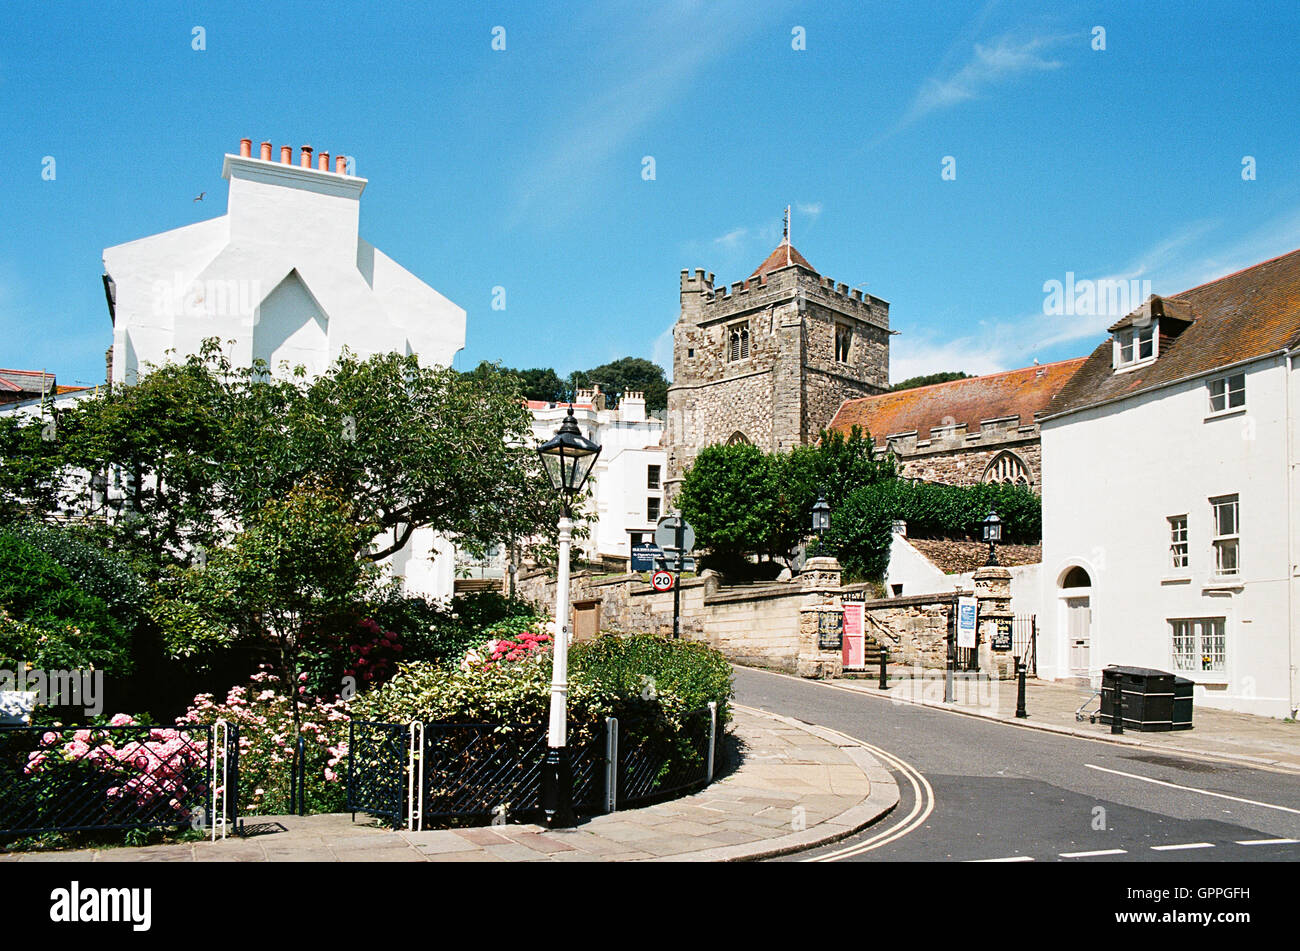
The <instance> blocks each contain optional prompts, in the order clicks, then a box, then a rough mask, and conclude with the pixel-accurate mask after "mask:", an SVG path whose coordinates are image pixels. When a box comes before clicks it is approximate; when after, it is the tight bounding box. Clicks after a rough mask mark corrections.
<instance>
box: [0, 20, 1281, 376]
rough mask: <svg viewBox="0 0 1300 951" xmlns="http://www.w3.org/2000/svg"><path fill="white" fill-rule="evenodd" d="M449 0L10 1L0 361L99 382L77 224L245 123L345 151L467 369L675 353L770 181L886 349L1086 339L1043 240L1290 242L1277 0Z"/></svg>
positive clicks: (1178, 257)
mask: <svg viewBox="0 0 1300 951" xmlns="http://www.w3.org/2000/svg"><path fill="white" fill-rule="evenodd" d="M466 6H472V7H474V9H465V8H464V7H463V6H462V5H453V4H445V5H444V4H433V3H423V2H371V3H367V4H364V5H357V4H337V3H331V2H327V0H316V2H296V0H277V2H276V3H273V4H268V3H262V2H258V3H252V2H247V3H245V2H221V3H217V2H207V3H204V2H199V3H185V4H179V3H176V4H171V3H162V2H156V3H138V2H108V0H85V2H69V0H43V2H40V3H10V4H6V7H5V12H4V20H5V23H4V29H3V30H0V117H2V118H3V120H4V121H3V129H4V135H5V138H6V148H5V149H4V156H5V157H4V161H3V164H0V212H3V217H4V228H3V231H2V233H0V366H7V367H20V368H31V369H40V368H46V369H50V370H53V371H55V372H57V374H58V377H59V381H60V382H61V383H75V382H78V381H81V382H88V383H94V382H98V381H101V380H102V379H103V352H104V349H105V348H106V347H107V346H108V345H109V343H110V342H111V327H110V323H109V318H108V314H107V310H106V307H105V304H104V299H103V291H102V288H101V285H100V280H99V275H100V272H101V252H102V249H103V248H105V247H109V246H112V245H115V244H119V243H122V242H125V241H129V240H133V239H135V238H139V237H143V236H145V235H149V234H154V233H157V232H160V231H165V230H169V229H171V228H176V227H180V226H182V225H185V224H189V223H191V222H194V221H197V220H201V219H203V218H208V217H212V216H215V215H219V214H222V213H224V210H225V193H226V189H225V182H223V181H222V179H221V177H220V174H221V157H222V155H223V154H224V153H225V152H233V151H237V149H238V142H239V139H240V138H241V137H242V136H248V137H250V138H252V139H253V140H254V142H255V143H256V142H260V141H262V140H263V139H270V140H271V141H272V142H273V143H275V145H276V146H277V148H278V146H279V145H280V144H292V145H293V146H295V148H296V147H297V146H298V145H301V144H303V143H311V144H312V145H314V146H315V147H316V148H318V149H328V150H329V151H330V152H332V153H339V152H343V153H347V154H351V155H354V156H355V157H356V162H357V167H356V171H357V173H358V174H360V175H363V176H365V177H367V178H368V179H369V180H370V184H369V186H368V188H367V190H366V194H365V196H364V198H363V202H362V206H363V207H362V233H363V234H364V235H365V237H366V238H367V239H368V240H370V241H372V242H373V243H375V244H376V245H378V246H379V247H380V248H382V249H383V250H384V251H385V252H386V253H388V254H389V255H391V256H392V257H394V258H395V259H396V260H398V261H399V262H401V263H402V264H403V265H405V266H406V267H407V268H409V269H410V270H412V271H413V272H415V273H416V274H417V275H419V276H420V277H421V278H422V279H424V280H425V281H427V282H428V283H430V284H431V285H433V286H434V287H436V288H437V289H438V290H439V291H441V292H442V293H444V294H446V295H447V296H448V297H450V298H451V299H452V300H454V301H456V302H457V303H459V304H460V305H461V306H463V307H464V308H466V310H467V311H468V313H469V318H468V321H469V323H468V335H467V336H468V342H467V346H466V349H465V351H463V352H462V353H461V354H460V355H459V356H458V357H457V360H456V365H457V366H459V367H462V368H468V367H472V366H473V365H475V364H476V363H477V362H478V361H479V360H482V359H489V360H501V361H503V362H504V363H506V364H508V365H512V366H520V367H528V366H554V367H556V368H557V369H558V370H560V371H561V372H566V371H569V370H572V369H576V368H582V367H588V366H593V365H595V364H598V363H602V362H604V361H606V360H609V359H613V358H616V357H619V356H623V355H626V354H633V355H639V356H645V357H651V358H654V359H657V360H659V361H660V362H662V363H664V364H665V365H666V366H667V365H669V364H670V363H671V348H670V342H669V338H668V331H669V328H670V327H671V325H672V323H673V321H674V320H675V319H676V315H677V292H678V273H679V271H680V270H681V269H682V268H686V267H689V268H694V267H697V266H698V267H704V268H707V269H708V270H710V271H713V272H715V273H716V274H717V277H718V280H719V281H725V282H732V281H736V280H741V279H743V278H744V277H746V276H747V275H748V274H749V273H750V271H752V270H753V268H754V267H755V266H756V265H757V264H758V263H759V262H760V261H761V260H762V259H763V258H764V257H765V256H766V255H767V253H768V252H769V251H770V250H771V249H772V248H773V247H774V246H775V245H776V244H777V242H778V241H779V239H780V229H781V214H782V211H783V209H784V207H785V206H786V205H787V204H790V205H793V206H794V226H793V235H794V244H795V246H796V247H798V248H799V250H800V251H801V252H802V253H803V254H804V255H805V256H806V257H807V258H808V259H809V260H810V261H811V262H812V264H813V265H814V266H815V267H817V269H818V270H819V271H820V272H821V273H822V274H824V275H828V276H831V277H833V278H835V279H836V280H837V281H841V282H844V283H846V284H849V285H850V286H853V285H859V284H863V283H864V282H865V286H866V289H867V290H868V291H870V292H871V293H873V294H875V295H877V296H878V297H882V298H884V299H886V300H888V301H890V302H891V322H892V326H893V327H894V329H896V330H898V331H899V332H900V333H899V335H898V336H896V337H894V338H893V377H894V378H895V379H901V378H902V377H904V376H909V375H912V374H915V373H921V372H930V371H935V370H945V369H961V370H967V371H971V372H989V371H992V370H996V369H1005V368H1009V367H1015V366H1021V365H1025V364H1027V363H1029V362H1031V361H1032V360H1034V359H1039V360H1041V361H1043V362H1046V361H1048V360H1053V359H1060V358H1064V357H1069V356H1074V355H1077V354H1081V353H1085V352H1087V351H1089V350H1091V348H1092V347H1093V346H1094V345H1095V344H1096V343H1097V341H1098V340H1100V339H1102V336H1103V335H1104V327H1105V326H1106V325H1107V324H1108V323H1109V322H1111V320H1113V319H1114V318H1113V317H1109V316H1107V315H1101V316H1098V317H1094V318H1092V319H1089V318H1086V317H1079V316H1064V315H1061V316H1056V315H1044V313H1043V301H1044V296H1045V295H1044V289H1043V285H1044V282H1047V281H1050V280H1059V281H1064V280H1065V279H1066V275H1067V273H1068V272H1072V273H1073V274H1074V275H1075V277H1076V279H1098V278H1123V279H1126V280H1127V279H1134V278H1136V279H1140V280H1150V281H1151V282H1152V288H1153V289H1154V290H1155V291H1156V292H1157V293H1161V292H1165V293H1172V292H1176V291H1178V290H1182V289H1185V288H1188V287H1190V286H1193V285H1195V284H1197V283H1199V282H1201V281H1204V280H1208V279H1210V278H1213V277H1215V276H1218V275H1220V274H1223V273H1227V272H1230V271H1232V270H1235V269H1238V268H1240V267H1243V266H1245V265H1248V264H1252V263H1255V262H1257V261H1261V260H1264V259H1266V258H1269V257H1272V256H1275V255H1277V254H1280V253H1283V252H1286V251H1290V250H1293V249H1295V248H1297V247H1300V134H1297V132H1298V131H1300V130H1298V129H1297V124H1298V120H1300V109H1297V104H1298V103H1300V69H1297V66H1296V54H1295V50H1296V48H1297V40H1298V39H1300V4H1295V3H1285V4H1283V3H1271V4H1252V3H1247V2H1232V3H1220V4H1209V3H1198V2H1191V0H1179V2H1170V3H1160V2H1154V3H1142V4H1132V3H1127V2H1124V3H1079V4H1068V3H1057V4H1053V5H1051V6H1050V7H1048V6H1046V5H1044V4H1041V3H1036V2H1035V3H1030V2H1025V3H1017V2H1010V0H1008V2H998V3H989V4H987V5H985V6H983V7H980V6H979V5H975V4H972V5H969V6H966V5H960V4H956V3H926V2H908V3H888V4H883V3H881V4H878V3H865V2H826V0H820V2H815V3H813V2H809V3H788V4H776V3H764V2H762V0H737V2H731V0H721V2H704V0H698V2H675V3H665V4H647V3H644V2H627V3H591V4H572V5H566V4H558V3H543V2H534V3H528V4H517V3H495V4H493V3H486V4H474V5H466ZM195 26H202V27H203V29H204V31H205V34H206V47H207V48H206V49H205V50H203V51H195V50H193V49H192V48H191V36H192V30H193V28H194V27H195ZM496 26H503V27H504V28H505V31H506V32H505V37H506V49H505V50H504V51H494V50H493V49H492V48H491V41H492V30H493V28H494V27H496ZM1096 26H1102V27H1104V29H1105V45H1106V48H1105V49H1104V50H1094V49H1093V48H1092V46H1093V43H1094V40H1093V28H1094V27H1096ZM796 27H802V28H803V35H804V36H805V37H806V49H802V50H796V49H793V48H792V46H793V45H794V44H793V43H792V40H793V39H794V33H793V31H794V30H795V28H796ZM277 154H278V152H277ZM46 156H53V157H54V158H55V161H56V178H55V179H54V180H53V181H46V180H43V178H42V174H41V172H42V167H43V165H42V163H43V160H44V159H45V157H46ZM645 156H653V158H654V163H655V177H654V180H652V181H646V180H643V178H642V168H643V158H644V157H645ZM945 156H951V157H953V158H954V159H955V160H956V178H955V180H951V181H945V180H944V179H943V178H942V177H941V171H942V163H943V161H944V157H945ZM1245 156H1252V157H1253V158H1254V160H1255V163H1256V169H1257V172H1256V175H1257V177H1256V179H1255V180H1253V181H1245V180H1243V178H1242V168H1243V166H1242V161H1243V157H1245ZM202 191H206V192H207V199H206V200H205V201H203V202H200V203H195V202H193V201H192V199H193V197H194V196H195V195H197V194H198V193H199V192H202ZM495 286H502V287H504V288H505V289H506V309H505V310H493V309H492V307H491V303H492V289H493V288H494V287H495Z"/></svg>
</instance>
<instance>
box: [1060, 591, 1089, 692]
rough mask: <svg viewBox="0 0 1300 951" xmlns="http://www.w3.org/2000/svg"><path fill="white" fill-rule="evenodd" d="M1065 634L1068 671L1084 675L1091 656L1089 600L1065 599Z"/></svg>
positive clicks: (1087, 669)
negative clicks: (1068, 662)
mask: <svg viewBox="0 0 1300 951" xmlns="http://www.w3.org/2000/svg"><path fill="white" fill-rule="evenodd" d="M1065 632H1066V637H1067V638H1068V639H1069V645H1070V670H1071V672H1072V673H1076V674H1084V675H1086V674H1087V673H1088V671H1089V669H1090V666H1089V665H1090V663H1091V654H1092V606H1091V599H1089V598H1086V597H1085V598H1066V599H1065Z"/></svg>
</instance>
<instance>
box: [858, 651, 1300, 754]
mask: <svg viewBox="0 0 1300 951" xmlns="http://www.w3.org/2000/svg"><path fill="white" fill-rule="evenodd" d="M916 673H917V671H916V669H914V668H907V667H902V666H901V665H900V666H893V665H891V666H890V668H889V678H890V679H889V683H890V688H889V690H888V691H886V692H884V693H883V695H885V696H888V697H889V698H890V699H891V700H893V701H894V702H896V703H909V704H916V705H920V706H927V707H933V708H935V709H942V710H950V711H953V712H956V713H962V714H966V715H969V716H978V717H985V718H987V719H990V720H1000V721H1003V722H1005V723H1009V724H1012V725H1015V726H1021V727H1028V728H1030V729H1039V730H1049V731H1053V732H1057V733H1064V734H1069V735H1072V736H1082V737H1087V738H1088V739H1094V740H1104V741H1107V742H1115V743H1120V744H1124V745H1128V746H1137V747H1146V748H1150V749H1153V750H1159V751H1163V752H1166V753H1171V754H1175V753H1177V754H1189V755H1193V756H1204V757H1210V758H1214V759H1221V760H1227V761H1234V762H1240V763H1244V764H1249V765H1252V766H1262V767H1267V768H1271V769H1280V770H1286V771H1288V772H1300V723H1295V722H1288V721H1285V720H1277V719H1274V718H1272V717H1260V716H1252V715H1250V714H1246V713H1231V712H1228V711H1224V710H1215V709H1213V708H1210V707H1205V706H1197V707H1196V708H1195V710H1194V711H1193V714H1192V729H1190V730H1177V731H1171V732H1167V733H1139V732H1136V731H1134V730H1133V729H1132V728H1129V729H1127V730H1125V732H1124V733H1123V734H1112V733H1111V732H1110V725H1109V724H1106V723H1101V722H1098V723H1095V724H1093V723H1089V722H1088V718H1087V717H1086V716H1085V717H1084V718H1083V720H1081V721H1080V720H1078V719H1076V716H1075V714H1076V711H1077V710H1078V709H1079V708H1080V707H1081V706H1083V705H1084V704H1085V703H1086V702H1088V701H1089V700H1090V698H1091V697H1092V695H1093V690H1092V688H1090V687H1087V686H1078V685H1073V684H1066V683H1060V682H1052V681H1042V680H1034V679H1030V680H1027V681H1026V685H1025V687H1026V689H1025V710H1026V712H1027V713H1028V714H1029V716H1028V717H1027V718H1025V719H1018V718H1017V717H1016V715H1015V713H1016V682H1015V681H1014V680H1003V681H989V680H980V681H963V680H961V679H960V678H959V679H957V680H956V681H955V682H954V699H955V702H954V703H944V702H943V689H944V688H943V673H944V672H943V671H925V672H924V676H920V677H917V676H915V675H916ZM833 683H834V684H835V686H838V687H843V688H845V689H849V690H857V691H862V692H866V693H872V694H877V695H882V691H881V690H880V689H879V686H878V681H877V680H876V679H870V680H868V679H847V678H846V679H843V680H837V681H834V682H833ZM1097 708H1098V701H1097V700H1095V699H1092V700H1091V702H1090V703H1087V709H1086V710H1085V711H1084V712H1085V713H1088V712H1091V713H1096V712H1097Z"/></svg>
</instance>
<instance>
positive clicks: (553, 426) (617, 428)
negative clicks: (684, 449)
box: [528, 387, 668, 561]
mask: <svg viewBox="0 0 1300 951" xmlns="http://www.w3.org/2000/svg"><path fill="white" fill-rule="evenodd" d="M528 409H529V411H530V412H531V413H532V415H533V436H534V438H535V439H537V441H538V442H539V443H541V442H545V441H546V440H547V439H550V438H551V437H552V436H554V435H555V431H556V430H557V429H559V428H560V423H562V422H563V421H564V417H565V415H566V414H567V413H568V411H569V404H567V403H542V402H536V401H530V402H529V404H528ZM573 415H574V416H575V417H576V418H577V420H578V428H579V429H581V430H582V432H583V435H585V436H586V437H587V438H588V439H592V440H594V441H595V442H597V443H599V444H600V458H599V459H597V460H596V466H595V468H594V469H592V472H591V476H590V480H591V487H592V502H591V503H589V510H590V511H592V512H593V513H594V515H595V517H594V519H592V520H591V522H590V523H589V527H590V530H591V536H590V537H589V538H588V539H586V541H585V542H584V553H585V555H586V557H587V558H588V559H590V560H593V561H595V560H598V559H600V558H607V559H626V558H630V557H631V554H632V546H633V545H636V544H639V543H641V542H643V541H644V542H646V543H649V542H651V541H653V540H654V529H655V523H656V522H657V521H658V520H659V518H660V516H662V515H666V514H667V512H665V511H664V490H663V483H664V478H665V476H666V473H667V469H666V468H665V467H666V465H667V462H668V457H667V453H666V451H665V450H664V448H663V434H664V423H663V420H661V419H656V418H655V417H653V416H650V415H648V414H647V413H646V406H645V394H643V393H637V392H628V393H624V394H623V396H622V398H621V399H620V400H619V403H618V407H617V408H616V409H606V408H605V395H604V394H603V393H601V392H600V388H599V387H595V388H593V389H591V390H579V391H578V393H577V395H576V398H575V401H574V403H573Z"/></svg>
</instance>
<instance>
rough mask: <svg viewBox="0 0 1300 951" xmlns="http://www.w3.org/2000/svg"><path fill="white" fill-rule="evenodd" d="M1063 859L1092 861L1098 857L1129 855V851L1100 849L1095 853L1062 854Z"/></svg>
mask: <svg viewBox="0 0 1300 951" xmlns="http://www.w3.org/2000/svg"><path fill="white" fill-rule="evenodd" d="M1060 854H1061V858H1063V859H1090V858H1093V857H1094V856H1098V855H1127V854H1128V850H1127V849H1098V850H1097V851H1095V852H1062V853H1060Z"/></svg>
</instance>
